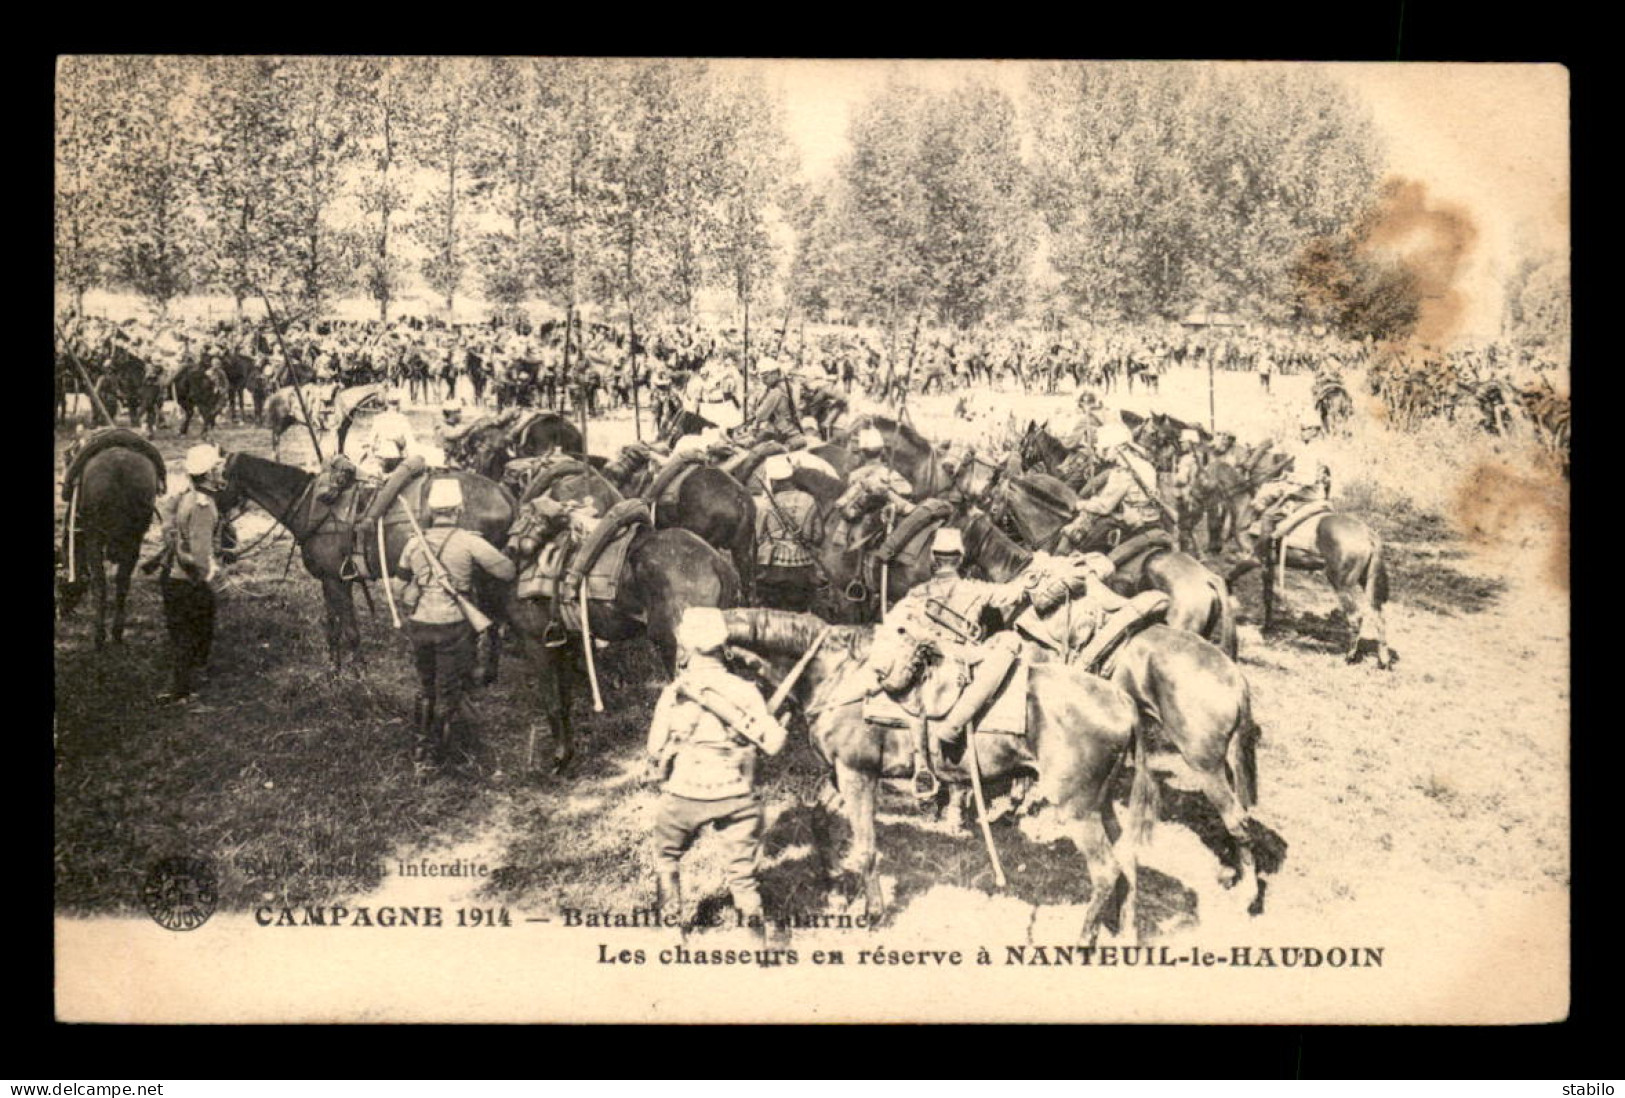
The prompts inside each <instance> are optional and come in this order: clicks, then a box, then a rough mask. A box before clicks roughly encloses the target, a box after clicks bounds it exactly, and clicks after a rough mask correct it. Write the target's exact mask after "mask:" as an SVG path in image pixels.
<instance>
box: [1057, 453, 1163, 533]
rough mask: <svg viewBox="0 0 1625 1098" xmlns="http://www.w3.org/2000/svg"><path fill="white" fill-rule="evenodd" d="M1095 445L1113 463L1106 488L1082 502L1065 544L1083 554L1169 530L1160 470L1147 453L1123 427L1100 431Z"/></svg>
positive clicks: (1068, 528) (1067, 528)
mask: <svg viewBox="0 0 1625 1098" xmlns="http://www.w3.org/2000/svg"><path fill="white" fill-rule="evenodd" d="M1096 441H1097V442H1098V444H1099V447H1100V453H1101V455H1102V456H1103V457H1104V458H1105V459H1106V460H1107V461H1108V462H1109V463H1110V464H1111V469H1110V471H1109V472H1108V474H1107V476H1106V483H1105V484H1104V485H1102V486H1101V488H1100V490H1099V491H1098V492H1096V493H1095V494H1094V495H1092V496H1090V497H1089V498H1088V499H1083V500H1079V501H1078V504H1077V507H1076V509H1075V514H1076V515H1077V516H1078V517H1077V518H1076V519H1074V520H1073V521H1072V522H1070V523H1068V524H1067V525H1066V526H1064V527H1063V528H1062V539H1063V545H1064V544H1066V543H1068V542H1070V544H1071V545H1072V546H1073V548H1075V549H1076V550H1078V551H1083V550H1086V549H1096V548H1100V547H1104V546H1114V545H1117V544H1118V543H1119V542H1121V541H1122V540H1124V539H1126V538H1130V537H1133V536H1134V535H1135V534H1138V533H1141V532H1143V531H1146V530H1151V529H1156V528H1159V527H1162V526H1163V525H1164V520H1165V515H1166V514H1167V513H1168V508H1167V505H1166V504H1164V503H1162V501H1161V499H1160V497H1158V496H1157V495H1156V491H1157V487H1156V485H1157V470H1156V467H1155V466H1153V465H1152V464H1151V459H1150V458H1149V457H1147V456H1146V453H1145V451H1144V450H1142V449H1140V448H1139V447H1138V446H1136V445H1135V444H1134V440H1133V437H1132V436H1131V435H1130V434H1129V429H1128V428H1127V427H1125V426H1124V425H1123V424H1121V423H1108V424H1106V425H1105V426H1103V427H1101V428H1100V432H1099V434H1098V435H1097V436H1096Z"/></svg>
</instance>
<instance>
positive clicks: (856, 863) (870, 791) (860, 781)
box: [835, 761, 885, 926]
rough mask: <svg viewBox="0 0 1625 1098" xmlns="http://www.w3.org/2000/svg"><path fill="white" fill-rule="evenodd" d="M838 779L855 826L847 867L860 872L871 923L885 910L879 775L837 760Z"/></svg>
mask: <svg viewBox="0 0 1625 1098" xmlns="http://www.w3.org/2000/svg"><path fill="white" fill-rule="evenodd" d="M835 781H836V784H837V785H838V786H839V787H840V790H841V796H842V799H843V800H844V802H845V803H844V805H843V807H844V809H845V815H846V820H847V824H848V826H850V827H851V828H852V849H851V850H850V851H849V852H848V853H847V856H846V860H845V864H844V867H845V869H846V870H848V871H850V872H852V873H855V874H857V876H858V879H859V881H860V882H861V884H862V887H863V913H864V915H865V917H866V918H867V919H868V920H869V924H870V925H871V926H873V925H874V921H875V920H876V919H878V918H879V917H880V915H881V913H882V912H883V911H884V910H885V903H884V898H883V897H882V896H881V893H880V877H879V875H878V874H877V873H876V871H875V867H876V864H877V853H878V852H877V850H876V847H875V810H876V803H877V801H878V800H879V786H880V778H879V776H878V775H877V774H870V773H865V772H864V771H860V770H858V769H856V768H854V767H853V766H852V765H851V764H850V763H847V762H843V761H837V762H836V764H835Z"/></svg>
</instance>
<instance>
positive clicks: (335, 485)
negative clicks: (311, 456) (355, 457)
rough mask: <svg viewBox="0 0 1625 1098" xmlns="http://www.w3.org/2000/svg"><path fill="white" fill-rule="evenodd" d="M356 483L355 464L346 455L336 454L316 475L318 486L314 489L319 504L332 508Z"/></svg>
mask: <svg viewBox="0 0 1625 1098" xmlns="http://www.w3.org/2000/svg"><path fill="white" fill-rule="evenodd" d="M355 481H356V467H355V462H353V461H351V460H350V459H349V458H348V457H347V456H345V455H344V454H334V455H333V456H332V457H330V458H328V459H327V464H325V465H323V466H322V471H321V472H320V473H318V474H317V475H316V485H315V487H314V489H313V491H314V492H315V495H316V500H317V502H319V503H321V504H323V505H324V506H327V507H331V506H333V504H335V503H337V502H338V499H339V496H341V495H343V494H344V491H345V489H347V488H349V487H350V486H351V485H352V484H354V483H355Z"/></svg>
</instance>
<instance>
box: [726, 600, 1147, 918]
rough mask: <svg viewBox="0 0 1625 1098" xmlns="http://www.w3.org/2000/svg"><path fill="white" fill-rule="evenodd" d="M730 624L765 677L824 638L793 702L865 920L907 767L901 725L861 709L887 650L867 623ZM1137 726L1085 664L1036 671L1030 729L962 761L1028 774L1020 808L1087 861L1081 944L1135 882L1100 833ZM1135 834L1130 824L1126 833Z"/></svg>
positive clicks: (736, 615) (799, 619) (1002, 776)
mask: <svg viewBox="0 0 1625 1098" xmlns="http://www.w3.org/2000/svg"><path fill="white" fill-rule="evenodd" d="M727 618H728V639H729V642H730V644H731V645H733V646H735V647H736V648H739V649H743V650H745V651H747V652H749V653H751V654H753V655H754V656H756V657H758V658H759V659H760V660H762V661H764V662H765V663H766V664H767V665H768V666H769V668H770V672H771V674H772V675H773V677H781V676H783V675H784V674H785V673H786V671H787V670H788V669H789V667H790V666H791V665H793V664H794V663H795V662H796V660H797V659H798V658H799V657H800V656H801V655H802V654H803V653H804V652H806V651H807V650H808V648H809V647H810V646H811V645H812V644H813V642H814V641H815V640H817V639H818V637H819V636H820V635H823V636H824V641H823V643H822V644H821V645H820V646H819V648H818V651H817V653H816V654H815V655H814V657H813V658H812V660H811V661H810V662H809V663H808V664H807V666H806V669H805V671H804V672H803V673H802V675H801V677H800V678H799V679H797V680H796V683H795V685H794V687H793V688H792V693H791V696H792V697H793V698H794V699H795V701H796V702H797V703H798V704H799V705H800V706H801V708H802V711H803V712H804V713H805V714H806V716H807V717H808V718H809V721H810V730H811V738H812V743H813V747H814V748H815V749H816V750H817V751H818V753H819V755H821V756H822V757H823V759H824V760H825V762H827V763H828V764H829V766H830V767H831V770H832V775H831V778H832V781H833V783H834V786H835V789H836V790H837V791H838V792H839V793H840V798H841V803H842V810H843V812H844V814H845V816H846V819H847V822H848V823H849V824H850V826H851V828H852V847H851V852H850V854H849V855H848V857H847V859H846V862H845V864H846V867H847V869H848V871H849V872H851V873H854V874H856V876H857V878H858V881H859V883H860V885H861V888H862V891H863V901H864V910H865V912H866V914H868V915H869V917H870V918H878V917H879V915H880V914H881V912H882V910H883V908H884V899H883V897H882V896H881V891H880V879H879V874H878V872H877V853H878V851H877V848H876V842H875V834H876V829H875V814H876V807H877V803H878V800H879V792H880V782H881V779H883V778H905V777H907V776H908V775H909V774H910V773H911V772H912V766H913V739H912V735H911V733H910V732H909V730H908V729H906V728H892V727H887V726H884V725H880V724H875V723H872V722H870V721H867V720H865V719H864V717H863V710H862V706H861V705H859V704H858V702H859V699H860V698H861V696H862V693H863V687H865V686H868V685H870V684H872V683H873V682H874V681H875V679H874V666H875V665H874V663H873V662H872V656H874V655H878V654H881V653H876V652H872V651H871V649H873V648H877V647H878V648H880V649H881V650H882V653H883V652H884V647H885V646H884V645H879V646H877V645H876V644H875V629H874V627H871V626H830V625H826V624H825V623H824V622H823V621H822V620H820V619H819V618H817V617H814V616H813V615H811V614H794V613H790V612H788V611H783V610H733V611H730V612H729V613H728V615H727ZM927 658H929V657H928V656H927V655H926V654H924V653H919V652H910V653H906V654H904V656H903V657H902V658H901V659H898V660H896V661H895V662H896V663H898V664H901V665H902V666H903V667H904V668H905V671H904V672H903V674H904V675H906V676H907V677H908V678H909V679H910V680H913V679H916V678H918V677H919V675H918V672H919V671H920V669H921V663H922V662H923V661H924V660H925V659H927ZM934 679H935V677H933V681H934ZM888 685H891V684H890V683H888ZM897 685H898V689H899V690H902V689H907V690H910V691H912V692H927V693H929V692H931V687H930V686H922V684H920V683H918V682H913V681H909V682H903V683H900V684H897ZM848 699H850V700H848ZM922 700H923V701H924V702H925V705H924V708H925V710H926V711H927V712H940V711H942V709H943V708H945V706H940V704H934V703H940V699H936V698H929V699H922ZM1135 722H1136V716H1135V709H1134V703H1133V701H1132V699H1130V698H1129V696H1128V695H1127V694H1125V693H1124V692H1123V690H1122V689H1121V688H1119V687H1117V686H1115V685H1113V684H1112V683H1110V682H1107V681H1106V680H1105V679H1101V678H1098V677H1096V676H1094V675H1091V674H1089V673H1087V672H1086V671H1084V670H1082V669H1081V668H1077V667H1070V666H1068V665H1066V664H1061V663H1049V664H1036V665H1034V666H1033V667H1032V668H1031V672H1030V675H1029V677H1028V683H1027V734H1026V735H1025V736H992V735H981V734H974V735H973V736H972V737H971V740H972V743H971V744H970V745H969V746H968V748H967V755H968V753H969V751H972V750H973V751H975V752H976V758H977V760H978V762H979V768H980V771H981V774H982V777H983V780H984V781H985V782H986V783H987V784H988V785H989V786H990V787H992V788H995V789H999V788H1002V787H1004V786H1007V785H1009V784H1010V783H1011V782H1012V781H1013V780H1014V779H1016V778H1019V777H1025V776H1031V775H1032V774H1034V773H1035V772H1036V775H1037V781H1036V783H1035V784H1034V786H1033V788H1032V790H1031V791H1030V792H1029V793H1028V795H1027V798H1026V804H1027V805H1029V806H1031V807H1032V808H1034V809H1037V808H1040V807H1042V808H1043V810H1044V812H1045V814H1046V815H1047V817H1048V818H1049V819H1050V820H1053V821H1054V825H1055V827H1056V829H1057V830H1059V832H1060V834H1061V835H1064V836H1065V837H1066V838H1069V839H1071V840H1072V842H1073V844H1074V845H1075V846H1076V847H1077V850H1078V852H1079V853H1080V854H1081V855H1082V856H1083V858H1084V860H1085V863H1086V865H1087V870H1088V874H1089V882H1090V887H1089V901H1088V907H1087V908H1086V910H1085V912H1084V918H1083V927H1082V936H1083V938H1084V939H1085V940H1087V941H1093V940H1094V938H1095V936H1096V935H1097V933H1098V931H1099V927H1100V924H1101V921H1102V918H1103V916H1104V915H1105V911H1106V905H1107V904H1108V903H1109V902H1110V900H1111V898H1112V896H1113V895H1114V892H1115V889H1116V886H1117V881H1118V879H1119V878H1122V877H1126V878H1127V880H1128V881H1129V886H1130V889H1131V891H1132V888H1133V885H1134V881H1135V878H1136V876H1137V873H1136V872H1135V870H1136V868H1137V866H1136V863H1135V862H1134V861H1133V860H1132V854H1131V857H1130V860H1129V864H1128V865H1127V867H1125V866H1123V865H1122V864H1121V863H1120V862H1119V861H1118V854H1117V852H1116V851H1114V850H1113V847H1112V843H1111V841H1110V839H1109V837H1108V827H1107V821H1108V820H1112V818H1113V809H1112V801H1111V797H1110V795H1109V792H1108V790H1109V784H1110V781H1111V777H1112V774H1113V773H1114V772H1115V770H1116V769H1117V767H1118V764H1119V760H1121V759H1122V758H1123V756H1124V755H1125V753H1126V751H1127V749H1128V747H1129V744H1130V743H1131V742H1132V740H1133V737H1134V728H1135ZM1113 822H1115V820H1113ZM1139 831H1140V829H1139V828H1135V829H1133V833H1134V834H1138V833H1139ZM1130 929H1131V930H1132V928H1130Z"/></svg>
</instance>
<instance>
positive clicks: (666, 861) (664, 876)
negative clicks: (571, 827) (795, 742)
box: [645, 607, 786, 939]
mask: <svg viewBox="0 0 1625 1098" xmlns="http://www.w3.org/2000/svg"><path fill="white" fill-rule="evenodd" d="M727 641H728V625H727V622H726V621H725V620H724V618H723V616H722V611H721V610H717V609H714V608H712V607H691V608H690V609H689V610H687V611H685V612H684V614H683V619H682V621H681V622H679V623H678V626H677V644H678V647H679V650H680V657H681V658H682V659H684V660H685V663H684V666H683V668H682V670H681V671H679V672H678V675H677V678H676V679H675V680H674V681H673V682H672V683H671V684H670V685H668V686H667V687H666V689H665V690H664V691H662V692H661V694H660V700H659V701H658V702H657V703H656V704H655V712H654V720H653V722H652V723H651V724H650V726H649V743H648V766H647V769H646V772H645V777H646V778H647V779H648V780H651V781H661V782H663V783H664V785H663V792H662V794H661V797H660V804H659V807H658V808H657V810H656V816H655V827H654V834H655V845H656V852H655V859H656V865H657V867H658V868H657V872H658V878H657V882H656V883H657V888H658V892H657V894H656V901H655V902H656V904H657V906H659V907H660V908H661V909H662V911H663V912H667V913H670V914H675V915H677V916H678V918H679V919H681V917H682V883H681V873H680V868H679V867H680V864H681V862H682V858H683V854H684V852H686V851H687V850H688V848H689V847H690V846H691V845H693V842H694V840H695V838H696V837H698V835H699V833H700V832H701V831H703V830H705V829H706V828H707V827H714V828H716V830H717V832H718V835H719V837H720V839H721V841H722V843H723V844H724V857H725V858H726V860H727V872H728V888H729V891H731V892H732V893H733V899H734V907H735V908H736V909H737V910H738V912H739V915H740V916H741V918H743V919H744V920H746V921H749V922H751V923H752V926H753V929H754V930H755V932H756V934H757V936H758V937H759V938H764V939H765V937H766V932H765V928H764V927H763V926H762V924H761V916H762V895H761V891H760V888H759V886H758V884H757V880H756V874H757V871H758V868H759V866H760V861H761V839H762V824H763V806H762V797H761V794H760V793H759V792H758V790H757V787H756V764H757V755H758V753H765V754H768V755H777V754H778V753H779V751H780V750H782V749H783V747H784V743H785V739H786V733H785V731H784V728H783V726H782V725H780V724H779V722H778V721H777V720H775V719H774V718H773V715H772V714H771V713H769V712H768V711H767V703H766V702H764V701H763V700H762V696H761V694H760V693H758V692H757V690H756V688H755V687H754V686H752V685H751V684H750V683H748V682H746V681H745V680H744V679H741V678H738V677H736V676H734V675H733V674H731V673H730V672H729V671H728V668H727V665H726V664H724V663H723V661H722V649H723V646H724V645H725V644H727Z"/></svg>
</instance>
